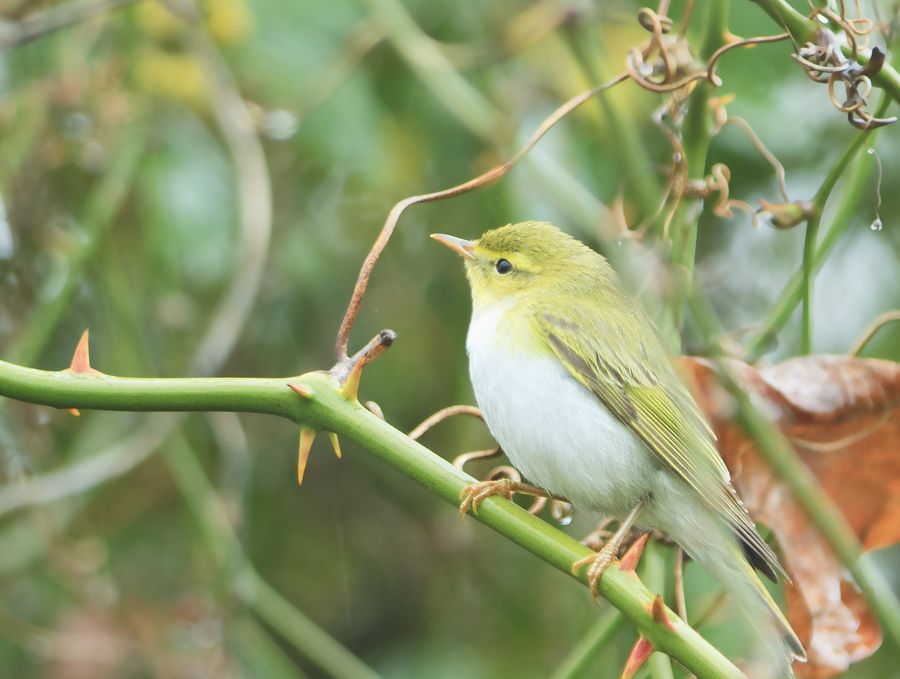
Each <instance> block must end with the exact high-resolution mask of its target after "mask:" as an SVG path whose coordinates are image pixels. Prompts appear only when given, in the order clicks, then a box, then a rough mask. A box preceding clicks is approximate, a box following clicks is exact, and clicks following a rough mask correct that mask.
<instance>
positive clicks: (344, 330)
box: [335, 73, 628, 364]
mask: <svg viewBox="0 0 900 679" xmlns="http://www.w3.org/2000/svg"><path fill="white" fill-rule="evenodd" d="M627 79H628V75H627V74H626V73H623V74H621V75H618V76H616V77H615V78H613V79H612V80H610V81H608V82H606V83H604V84H602V85H597V86H596V87H592V88H591V89H589V90H586V91H584V92H582V93H581V94H579V95H577V96H575V97H572V98H571V99H569V100H568V101H567V102H565V103H564V104H562V105H561V106H560V107H559V108H557V109H556V110H555V111H553V113H551V114H550V115H549V116H547V117H546V118H545V119H544V121H543V122H542V123H541V124H540V125H539V126H538V128H537V129H536V130H535V131H534V133H533V134H532V135H531V137H530V138H529V140H528V141H527V142H526V143H525V145H524V146H523V147H522V148H521V149H519V150H518V151H517V152H516V154H515V155H514V156H513V157H512V158H510V159H509V160H507V161H506V162H504V163H501V164H499V165H495V166H494V167H492V168H491V169H490V170H488V171H487V172H484V173H483V174H480V175H478V176H477V177H475V178H474V179H470V180H468V181H466V182H463V183H462V184H457V185H456V186H452V187H450V188H449V189H444V190H443V191H435V192H433V193H424V194H421V195H418V196H410V197H408V198H404V199H403V200H401V201H400V202H399V203H397V204H396V205H394V207H393V208H391V211H390V212H389V213H388V216H387V219H386V220H385V222H384V226H382V227H381V231H380V232H379V233H378V237H377V238H376V239H375V242H374V244H373V245H372V248H371V249H370V250H369V253H368V254H367V255H366V258H365V260H363V264H362V267H361V268H360V270H359V276H358V277H357V279H356V285H355V286H354V288H353V294H352V295H351V296H350V302H349V304H348V305H347V311H346V312H345V313H344V318H343V320H342V321H341V326H340V328H339V329H338V333H337V339H336V340H335V352H336V356H337V361H338V363H339V364H340V363H342V362H344V361H346V360H347V345H348V343H349V340H350V331H351V330H352V329H353V323H354V321H355V320H356V316H357V314H358V313H359V307H360V305H361V304H362V299H363V296H364V295H365V294H366V288H367V287H368V285H369V277H370V276H371V275H372V269H374V268H375V263H376V262H377V261H378V258H379V257H380V256H381V253H382V252H383V251H384V248H385V247H387V244H388V241H389V240H390V239H391V235H393V233H394V229H395V228H396V226H397V222H398V221H399V219H400V216H401V215H402V214H403V212H404V211H405V210H406V208H408V207H410V206H412V205H416V204H418V203H430V202H432V201H435V200H443V199H444V198H453V197H454V196H459V195H462V194H463V193H467V192H469V191H472V190H473V189H477V188H480V187H482V186H486V185H488V184H492V183H493V182H495V181H497V180H498V179H500V178H501V177H503V176H504V175H505V174H506V173H508V172H509V171H510V170H511V169H512V168H513V167H514V166H515V165H516V163H518V162H519V161H520V160H521V159H522V158H523V157H524V156H525V155H526V154H527V153H528V152H529V151H530V150H531V149H532V148H533V147H534V145H535V144H537V143H538V142H539V141H540V140H541V138H542V137H543V136H544V135H545V134H547V132H549V131H550V129H551V128H552V127H553V126H554V125H556V123H558V122H559V121H560V120H562V119H563V118H564V117H566V116H567V115H568V114H569V113H571V112H572V111H574V110H575V109H576V108H578V107H579V106H581V105H582V104H583V103H585V102H586V101H588V100H589V99H590V98H591V97H594V96H596V95H598V94H600V93H601V92H604V91H606V90H608V89H610V88H612V87H614V86H616V85H618V84H619V83H621V82H623V81H624V80H627Z"/></svg>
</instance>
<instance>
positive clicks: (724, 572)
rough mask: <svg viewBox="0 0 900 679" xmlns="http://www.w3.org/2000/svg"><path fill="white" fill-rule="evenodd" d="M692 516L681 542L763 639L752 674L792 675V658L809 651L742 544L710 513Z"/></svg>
mask: <svg viewBox="0 0 900 679" xmlns="http://www.w3.org/2000/svg"><path fill="white" fill-rule="evenodd" d="M701 517H702V518H701ZM691 518H692V521H691V523H692V524H693V530H687V531H685V530H682V531H680V534H679V535H678V537H677V540H678V542H679V543H680V544H681V546H682V547H684V549H685V551H687V553H688V554H690V555H691V557H693V558H694V559H695V560H696V561H698V562H699V563H701V564H702V565H703V566H704V567H705V568H706V569H707V570H709V571H710V572H711V573H712V575H713V576H715V578H716V580H718V581H719V582H720V583H721V584H722V586H723V587H724V588H725V589H726V590H727V591H728V592H729V594H731V595H732V596H733V597H734V598H735V600H736V602H737V604H738V605H739V607H740V608H741V609H742V611H743V612H744V614H745V615H746V616H747V618H748V619H749V621H750V623H751V624H752V626H753V628H754V631H755V632H756V633H757V634H758V636H759V641H760V642H761V643H759V644H755V645H754V649H753V650H754V653H756V654H758V656H759V657H756V658H754V661H755V662H754V663H753V665H754V667H758V668H759V669H758V670H757V671H756V672H751V673H749V674H750V675H751V676H758V677H761V678H762V677H765V678H768V677H771V678H772V679H784V677H790V676H793V673H792V671H791V668H790V667H791V662H792V661H793V660H800V661H801V662H803V661H805V660H806V652H805V651H804V649H803V645H802V644H801V643H800V640H799V639H798V638H797V635H796V634H795V633H794V630H793V629H792V628H791V625H790V623H789V622H788V621H787V618H785V617H784V614H783V613H782V612H781V609H780V608H779V607H778V604H777V603H775V600H774V599H773V598H772V596H771V595H770V594H769V592H768V590H767V589H766V587H765V585H763V583H762V581H761V580H760V579H759V576H758V575H757V574H756V571H754V570H753V566H751V565H750V563H749V562H748V561H747V558H746V556H745V555H744V552H743V551H742V549H741V547H740V545H739V544H738V543H737V542H736V541H735V540H734V539H733V538H732V536H731V535H730V534H729V533H728V532H727V531H726V530H725V529H724V527H719V528H720V529H719V530H717V529H716V528H717V527H716V526H714V520H710V519H711V517H708V515H706V516H704V515H703V514H702V513H692V517H691ZM683 519H684V517H683V516H682V520H683ZM694 522H695V523H694ZM673 527H674V526H673ZM681 527H683V524H682V526H681ZM669 534H670V535H672V533H669ZM673 537H674V536H673Z"/></svg>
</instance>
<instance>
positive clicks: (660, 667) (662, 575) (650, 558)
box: [641, 542, 675, 679]
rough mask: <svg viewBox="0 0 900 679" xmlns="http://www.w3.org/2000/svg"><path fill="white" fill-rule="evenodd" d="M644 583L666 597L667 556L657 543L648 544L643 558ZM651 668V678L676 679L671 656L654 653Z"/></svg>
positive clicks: (650, 660) (649, 661) (651, 589)
mask: <svg viewBox="0 0 900 679" xmlns="http://www.w3.org/2000/svg"><path fill="white" fill-rule="evenodd" d="M641 566H642V567H643V578H644V582H646V583H647V587H648V589H650V591H651V592H657V593H659V594H660V595H661V596H663V597H664V596H665V591H666V554H665V551H664V549H663V547H662V545H659V544H657V543H655V542H650V543H648V544H647V548H646V549H645V550H644V555H643V556H642V557H641ZM647 664H648V665H649V666H650V676H651V677H652V678H653V679H674V677H675V675H674V673H673V671H672V661H671V660H670V659H669V656H667V655H663V654H662V653H653V654H652V655H651V656H650V658H649V659H648V660H647Z"/></svg>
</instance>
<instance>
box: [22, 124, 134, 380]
mask: <svg viewBox="0 0 900 679" xmlns="http://www.w3.org/2000/svg"><path fill="white" fill-rule="evenodd" d="M146 144H147V129H146V125H145V124H144V122H143V121H142V120H140V118H139V119H138V120H136V121H135V122H134V123H132V124H131V125H129V126H128V129H127V130H126V131H125V132H124V133H123V134H122V138H120V139H118V140H116V143H115V144H114V145H113V149H114V150H113V156H112V158H111V159H110V161H109V163H108V166H107V168H106V171H105V172H104V174H103V177H102V178H101V180H100V182H99V183H98V185H97V188H96V189H95V190H94V191H93V193H91V195H90V196H89V197H88V200H87V206H86V207H85V210H84V213H83V215H82V216H81V220H80V221H81V224H82V227H83V229H84V232H85V242H84V244H83V245H82V246H81V247H80V248H79V249H78V250H77V251H76V253H75V254H74V255H73V256H71V257H69V259H68V261H67V262H66V276H65V279H64V281H63V284H62V286H60V287H59V289H57V290H55V291H54V294H53V296H52V297H51V298H48V299H47V300H46V302H44V303H43V304H42V305H41V307H40V308H39V309H37V310H36V311H35V312H34V313H33V314H32V316H31V318H29V319H28V322H27V323H26V325H25V327H24V329H23V331H22V332H21V333H19V335H18V337H17V338H16V341H15V343H14V344H13V345H12V346H11V347H10V348H9V350H8V352H7V357H8V358H9V360H11V361H14V362H16V363H33V362H34V361H35V360H36V359H37V358H38V357H39V356H40V354H41V352H42V351H43V350H44V347H45V346H46V345H47V341H48V340H49V339H50V337H51V335H52V333H53V329H54V328H56V326H57V324H58V323H59V319H60V318H61V317H62V316H63V314H64V313H65V312H66V311H67V310H68V309H69V306H70V303H71V301H72V296H73V295H74V293H75V289H76V286H77V284H78V281H79V280H80V279H81V274H82V272H83V271H84V268H85V266H87V264H88V263H89V262H90V261H91V259H92V257H93V255H94V253H95V252H96V251H97V248H99V247H100V246H101V245H102V244H103V242H104V238H105V235H106V231H107V229H108V228H109V226H110V225H111V223H112V221H113V218H114V217H115V216H116V213H117V212H118V210H119V207H120V206H121V204H122V202H123V200H124V199H125V198H126V196H127V195H128V192H129V191H130V189H131V187H132V185H133V179H134V175H135V173H136V172H137V169H138V167H139V166H140V160H141V158H142V157H143V154H144V148H145V146H146Z"/></svg>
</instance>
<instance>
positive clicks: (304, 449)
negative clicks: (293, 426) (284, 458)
mask: <svg viewBox="0 0 900 679" xmlns="http://www.w3.org/2000/svg"><path fill="white" fill-rule="evenodd" d="M315 438H316V430H315V429H310V428H309V427H300V449H299V452H298V454H297V485H298V486H300V485H302V484H303V473H304V472H305V471H306V462H307V460H309V451H310V449H311V448H312V444H313V441H314V440H315Z"/></svg>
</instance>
